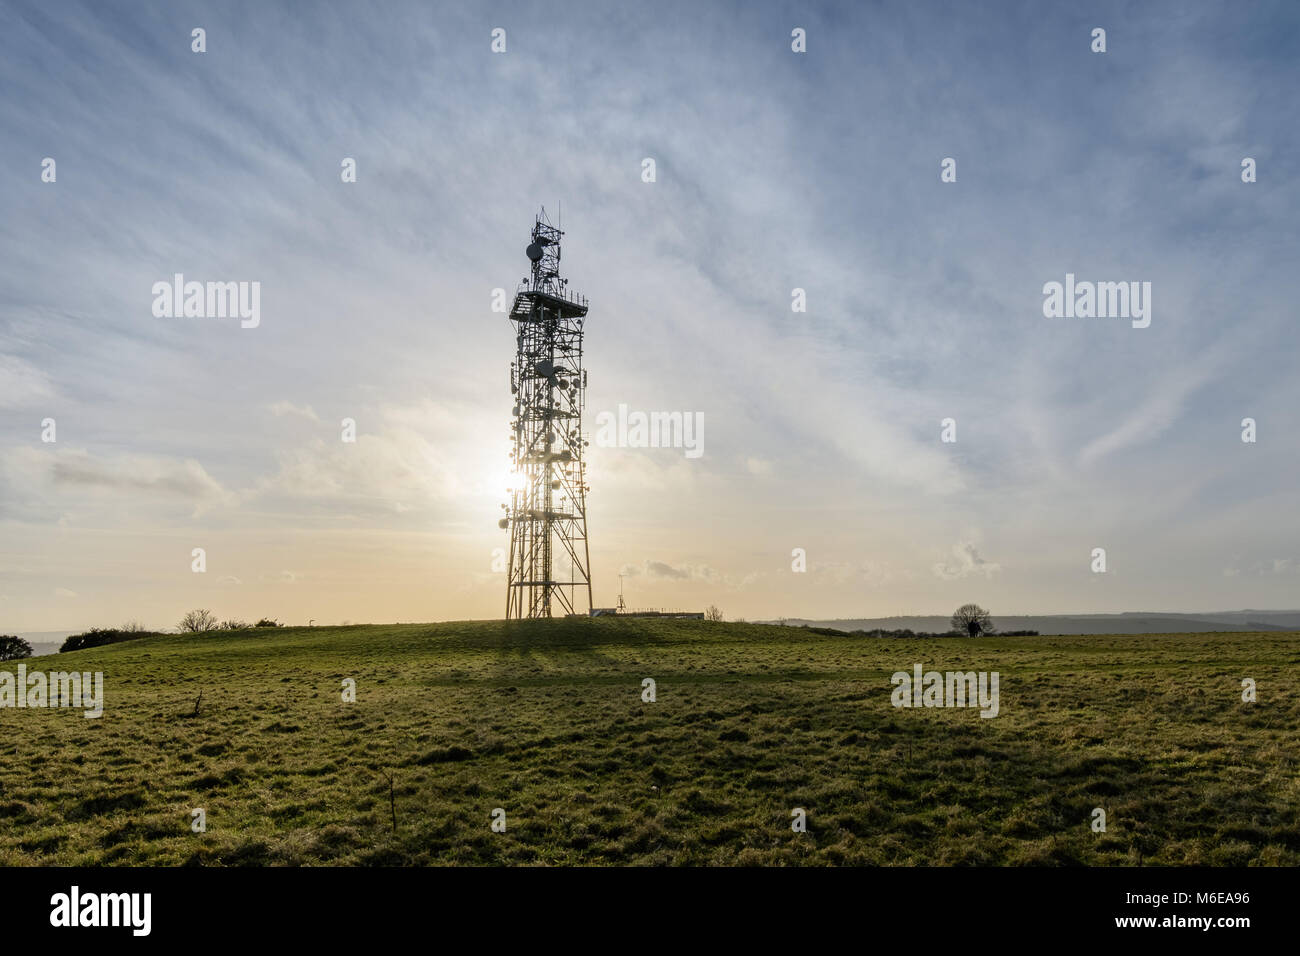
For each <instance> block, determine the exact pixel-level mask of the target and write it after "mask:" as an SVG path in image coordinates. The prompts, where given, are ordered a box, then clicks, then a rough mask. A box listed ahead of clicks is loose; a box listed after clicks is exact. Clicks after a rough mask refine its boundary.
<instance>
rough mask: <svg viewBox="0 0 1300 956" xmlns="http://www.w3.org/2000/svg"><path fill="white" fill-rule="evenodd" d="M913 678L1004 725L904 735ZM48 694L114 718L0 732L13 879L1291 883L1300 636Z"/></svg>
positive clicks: (404, 655) (227, 677) (634, 650)
mask: <svg viewBox="0 0 1300 956" xmlns="http://www.w3.org/2000/svg"><path fill="white" fill-rule="evenodd" d="M918 662H919V663H922V664H924V665H925V666H926V669H935V670H950V669H951V670H957V669H960V670H996V671H998V672H999V673H1000V674H1001V713H1000V715H999V716H998V717H996V718H994V719H991V720H989V719H981V718H980V716H979V714H978V711H977V710H973V709H972V710H955V709H947V710H944V709H916V710H912V709H895V708H894V707H893V706H891V704H890V693H891V690H892V687H891V684H890V681H889V678H890V675H891V674H892V673H893V672H894V671H896V670H907V671H910V670H911V667H912V665H913V664H914V663H918ZM27 664H28V666H29V668H30V669H41V670H70V669H74V668H75V669H77V670H83V671H85V670H89V671H96V670H102V671H103V672H104V680H105V693H106V697H107V703H106V705H105V711H104V716H103V717H102V718H100V719H98V720H87V719H85V718H84V717H82V716H81V712H80V711H78V710H72V709H62V710H55V709H48V710H11V709H0V865H30V864H58V865H83V864H119V865H134V864H163V865H176V864H208V865H216V864H226V865H236V864H256V865H264V864H291V865H293V864H319V863H341V864H499V863H505V864H614V863H637V864H881V865H895V864H940V865H946V864H1073V863H1082V864H1099V865H1112V864H1119V865H1134V864H1212V865H1243V864H1263V865H1296V864H1300V783H1298V781H1297V769H1298V768H1297V750H1298V748H1297V742H1298V739H1300V736H1298V735H1297V729H1298V728H1300V635H1297V634H1279V633H1263V634H1192V635H1144V636H1082V637H1018V638H983V639H979V640H974V641H971V640H961V639H916V640H889V639H869V638H854V637H831V636H827V635H821V634H815V633H811V632H808V631H802V630H797V629H783V628H778V627H769V626H763V625H747V624H709V623H706V622H700V621H654V620H646V619H641V620H637V619H629V620H623V621H618V620H610V619H596V620H585V619H583V620H571V621H570V620H565V621H554V622H536V623H535V624H531V625H529V624H526V625H516V626H507V625H505V624H503V623H501V622H477V623H450V624H439V625H392V626H359V627H341V628H323V627H322V628H315V629H307V628H287V629H283V630H278V631H274V632H266V631H244V632H231V633H217V634H212V635H210V636H202V637H186V636H168V637H160V638H147V639H143V640H140V641H134V642H130V643H125V644H118V645H113V646H109V647H101V648H94V649H90V650H84V651H77V652H73V653H69V654H62V655H56V656H53V657H44V658H37V659H34V660H32V661H28V662H27ZM3 667H4V668H5V669H8V670H14V669H15V665H14V664H6V665H3ZM346 677H351V678H354V679H355V680H356V682H357V695H358V699H357V702H356V703H355V704H345V703H343V702H342V700H341V694H340V690H341V681H342V680H343V679H344V678H346ZM645 677H652V678H654V679H655V681H656V682H657V685H658V686H657V690H658V700H657V702H655V703H642V701H641V681H642V678H645ZM1243 677H1252V678H1254V679H1255V680H1256V681H1257V682H1258V687H1259V700H1258V702H1257V703H1254V704H1247V703H1243V702H1242V700H1241V687H1240V684H1241V679H1242V678H1243ZM200 691H202V693H203V699H202V704H201V706H200V709H199V714H198V716H192V713H193V710H194V702H195V698H197V697H198V695H199V692H200ZM389 774H391V776H392V780H393V790H394V799H395V804H396V815H397V829H396V831H395V832H394V829H393V819H392V811H391V808H390V794H389V782H388V776H387V775H389ZM1098 806H1100V807H1103V808H1104V809H1105V810H1106V812H1107V814H1108V831H1107V832H1106V833H1094V832H1092V830H1091V829H1090V826H1089V823H1090V820H1091V814H1092V810H1093V808H1094V807H1098ZM196 807H202V808H204V809H205V810H206V813H207V825H208V830H207V832H206V833H203V834H196V833H192V832H191V830H190V820H191V817H190V811H191V810H192V809H193V808H196ZM496 807H502V808H504V809H505V810H506V813H507V817H506V819H507V830H506V832H505V833H494V832H492V830H491V828H490V814H491V812H492V810H493V808H496ZM795 807H803V808H805V809H806V810H807V811H808V824H809V830H808V832H807V833H805V834H796V833H793V832H792V831H791V828H790V819H791V818H790V811H791V809H793V808H795Z"/></svg>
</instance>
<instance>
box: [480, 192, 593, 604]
mask: <svg viewBox="0 0 1300 956" xmlns="http://www.w3.org/2000/svg"><path fill="white" fill-rule="evenodd" d="M563 235H564V233H563V232H561V231H560V229H559V228H558V227H556V226H553V225H551V223H550V221H549V220H548V219H547V217H546V209H545V208H543V209H542V211H541V212H540V213H539V214H538V215H537V218H536V220H535V221H534V223H533V231H532V241H531V242H530V243H529V245H528V249H527V255H528V258H529V260H530V261H531V262H532V270H531V273H530V275H529V277H528V278H526V279H525V280H524V281H523V282H522V283H520V286H519V289H518V291H517V292H516V293H515V301H514V305H513V307H512V308H511V309H510V322H511V324H512V325H513V326H514V329H515V342H516V353H515V360H514V362H513V363H512V364H511V366H510V391H511V392H512V393H513V395H514V402H515V404H514V408H513V409H512V410H511V436H510V437H511V445H512V449H513V450H512V452H511V461H512V463H513V465H514V469H513V470H514V473H515V477H514V487H512V488H511V489H509V492H510V496H511V497H510V504H509V505H506V506H504V507H505V509H506V516H505V517H504V518H502V519H501V521H500V522H499V523H500V526H501V527H502V528H507V527H508V528H509V529H510V567H509V572H508V575H507V580H506V617H507V618H514V619H520V618H535V617H553V616H555V615H557V614H585V613H589V612H590V609H591V553H590V549H589V548H588V545H587V492H588V490H589V489H588V487H587V480H586V479H587V476H586V460H585V459H586V455H585V450H586V447H587V442H586V440H585V439H584V438H583V435H582V411H583V409H584V408H585V407H586V394H587V372H586V370H585V369H584V368H583V367H582V329H583V323H584V322H585V320H586V316H587V300H586V298H585V297H583V296H579V295H576V294H574V293H571V292H569V290H568V280H567V279H562V278H560V239H561V237H563ZM584 602H585V603H584Z"/></svg>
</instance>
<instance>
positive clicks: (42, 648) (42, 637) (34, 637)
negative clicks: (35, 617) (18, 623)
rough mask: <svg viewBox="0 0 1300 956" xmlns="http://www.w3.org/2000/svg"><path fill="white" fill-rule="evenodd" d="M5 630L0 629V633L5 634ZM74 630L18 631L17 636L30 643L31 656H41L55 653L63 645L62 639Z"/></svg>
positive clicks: (73, 632)
mask: <svg viewBox="0 0 1300 956" xmlns="http://www.w3.org/2000/svg"><path fill="white" fill-rule="evenodd" d="M7 633H8V632H7V631H0V634H7ZM75 633H77V632H76V631H19V632H18V636H19V637H21V638H22V639H23V640H24V641H26V642H27V643H28V644H30V645H32V656H33V657H43V656H44V655H46V654H57V653H58V652H59V648H60V647H62V646H63V641H64V639H65V638H66V637H67V636H68V635H69V634H75Z"/></svg>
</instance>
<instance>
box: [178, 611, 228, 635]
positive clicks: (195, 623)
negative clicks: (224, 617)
mask: <svg viewBox="0 0 1300 956" xmlns="http://www.w3.org/2000/svg"><path fill="white" fill-rule="evenodd" d="M219 626H220V625H218V624H217V618H216V615H215V614H213V613H212V612H211V611H209V610H208V609H207V608H201V609H199V610H197V611H190V613H188V614H186V615H185V616H184V617H183V618H181V622H180V623H179V624H177V625H176V629H177V630H178V631H182V632H188V633H190V634H201V633H203V632H204V631H215V630H216V629H217V628H218V627H219Z"/></svg>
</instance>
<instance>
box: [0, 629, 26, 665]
mask: <svg viewBox="0 0 1300 956" xmlns="http://www.w3.org/2000/svg"><path fill="white" fill-rule="evenodd" d="M31 656H32V645H30V644H28V643H27V642H26V641H24V640H23V639H22V638H21V637H16V636H14V635H12V634H0V661H19V660H22V659H23V658H24V657H31Z"/></svg>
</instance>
